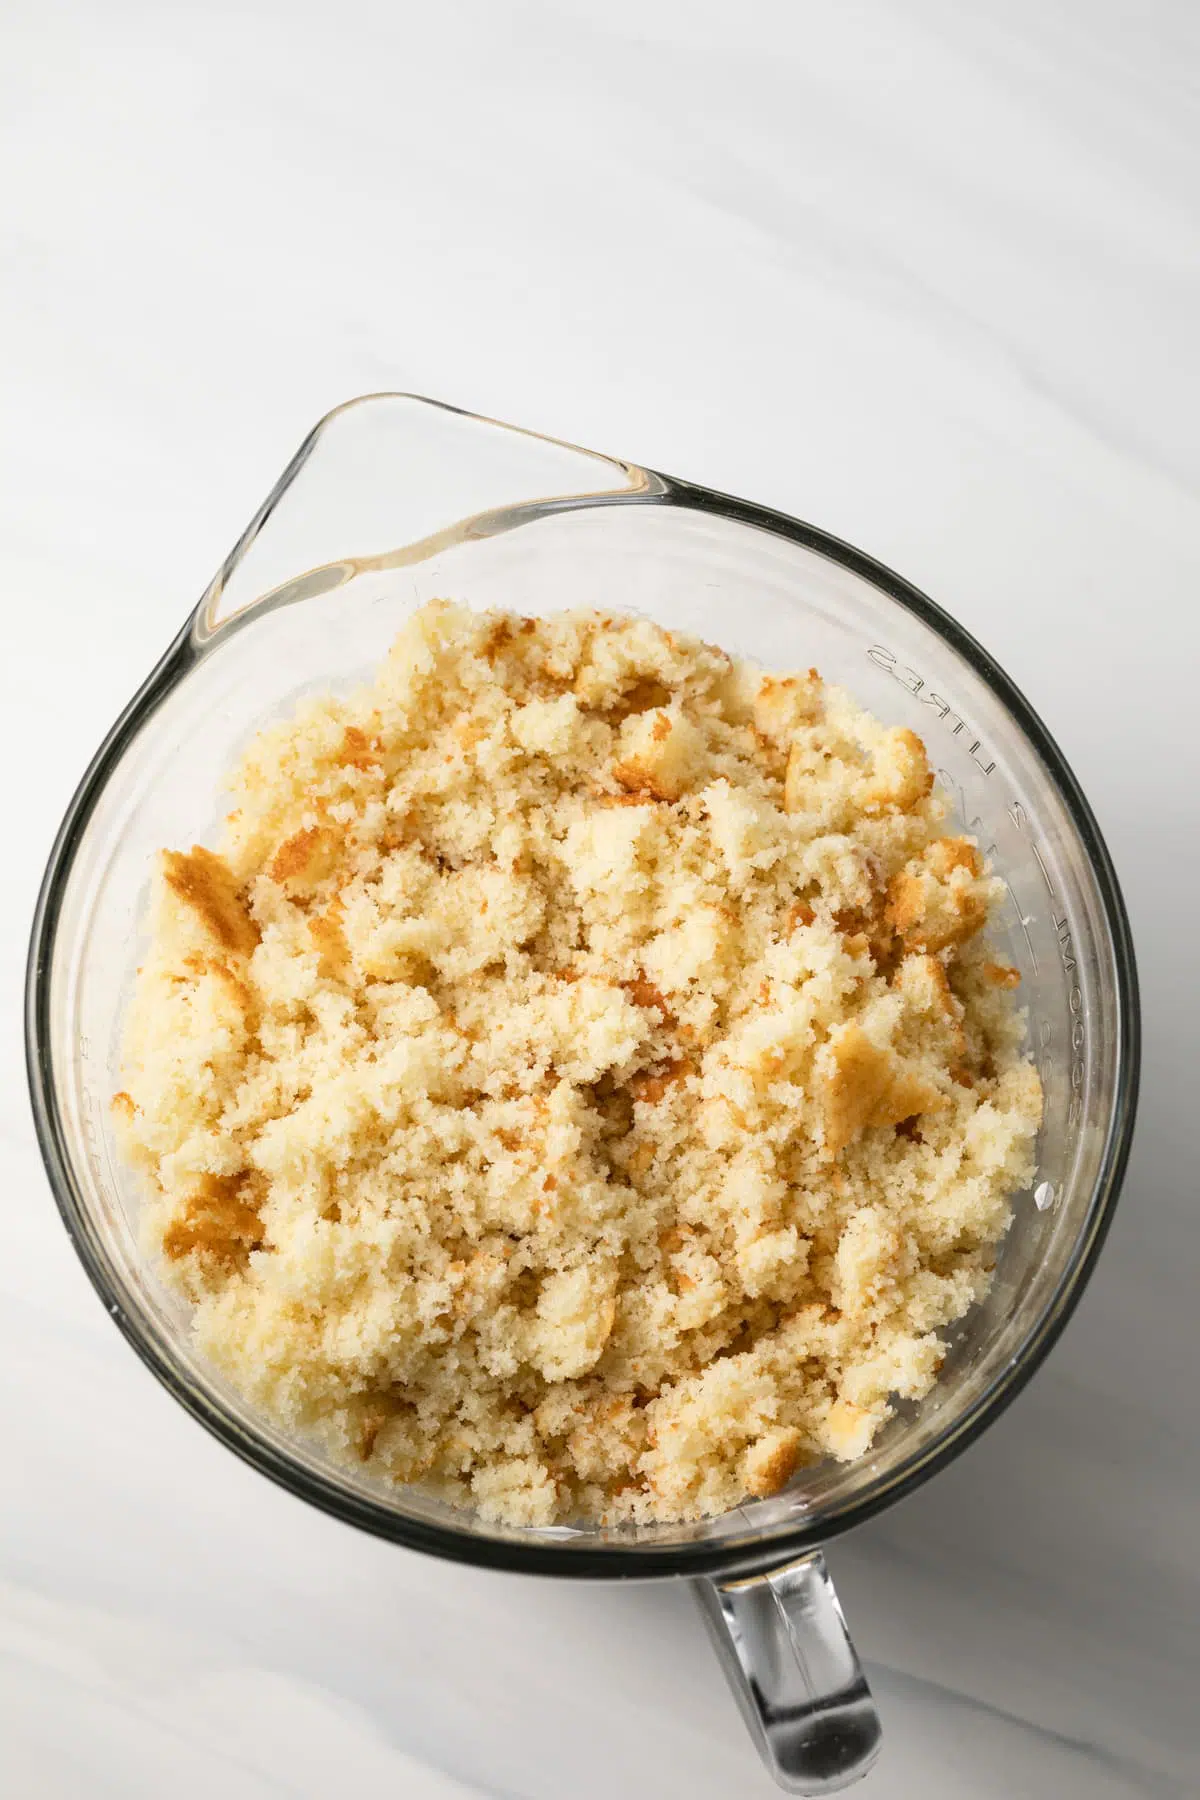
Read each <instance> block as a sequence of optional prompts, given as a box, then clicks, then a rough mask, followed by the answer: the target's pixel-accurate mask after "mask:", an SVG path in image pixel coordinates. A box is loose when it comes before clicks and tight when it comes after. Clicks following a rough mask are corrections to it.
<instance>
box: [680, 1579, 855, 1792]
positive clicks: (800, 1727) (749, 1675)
mask: <svg viewBox="0 0 1200 1800" xmlns="http://www.w3.org/2000/svg"><path fill="white" fill-rule="evenodd" d="M695 1586H696V1596H697V1599H698V1600H699V1602H700V1609H701V1611H702V1612H703V1614H704V1617H705V1621H706V1623H707V1625H708V1628H709V1632H710V1633H711V1636H712V1640H713V1643H714V1645H715V1646H716V1651H717V1655H718V1656H719V1657H720V1659H721V1665H722V1667H723V1668H724V1670H725V1674H726V1676H727V1678H728V1680H729V1685H730V1686H731V1687H732V1689H733V1691H734V1694H735V1695H736V1697H737V1701H738V1704H739V1706H740V1707H741V1709H742V1713H743V1716H744V1717H745V1720H746V1723H747V1724H748V1725H749V1727H750V1731H751V1734H752V1736H753V1737H754V1739H755V1741H756V1743H757V1744H758V1748H759V1752H760V1754H761V1756H762V1759H763V1761H764V1762H765V1763H766V1765H767V1768H768V1769H769V1770H770V1771H771V1774H772V1775H773V1776H774V1778H775V1780H776V1781H777V1782H778V1784H779V1786H780V1787H781V1788H785V1789H786V1790H787V1792H788V1793H790V1794H833V1793H836V1792H837V1791H838V1790H839V1789H840V1788H844V1787H849V1786H850V1784H851V1782H854V1781H857V1780H858V1779H859V1777H860V1776H862V1775H865V1774H866V1772H867V1770H868V1769H869V1768H870V1766H871V1764H872V1763H873V1762H874V1760H875V1758H876V1756H877V1754H878V1752H879V1738H880V1730H879V1715H878V1713H877V1712H876V1711H875V1703H874V1701H873V1700H872V1698H871V1690H870V1688H869V1687H868V1686H867V1680H866V1676H865V1675H864V1674H863V1672H862V1665H861V1664H860V1662H859V1660H858V1653H857V1652H856V1650H855V1648H854V1645H853V1643H852V1642H851V1641H850V1633H849V1632H848V1631H847V1629H846V1620H845V1618H844V1616H843V1614H842V1609H841V1606H840V1605H839V1603H838V1597H837V1594H836V1593H835V1592H834V1588H833V1583H832V1581H831V1580H830V1579H829V1571H828V1569H827V1568H826V1566H825V1558H824V1557H823V1556H822V1555H821V1553H820V1551H819V1550H818V1551H814V1552H813V1554H812V1555H811V1556H803V1557H801V1558H800V1559H799V1561H797V1562H791V1563H787V1564H786V1565H785V1566H784V1567H783V1568H782V1569H774V1570H772V1571H771V1572H770V1573H768V1574H766V1575H753V1576H750V1577H748V1578H742V1579H735V1580H729V1581H721V1580H711V1581H698V1582H697V1583H696V1584H695Z"/></svg>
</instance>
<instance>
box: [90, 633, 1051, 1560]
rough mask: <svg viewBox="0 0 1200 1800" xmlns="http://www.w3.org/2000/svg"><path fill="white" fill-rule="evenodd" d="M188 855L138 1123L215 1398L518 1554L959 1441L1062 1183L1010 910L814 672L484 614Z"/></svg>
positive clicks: (139, 990) (276, 750)
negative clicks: (267, 1417)
mask: <svg viewBox="0 0 1200 1800" xmlns="http://www.w3.org/2000/svg"><path fill="white" fill-rule="evenodd" d="M231 786H232V791H233V807H234V810H233V811H232V812H231V813H230V815H229V818H228V820H227V822H226V825H225V828H224V832H223V836H222V839H221V842H220V845H219V847H218V849H216V850H210V849H205V848H203V847H202V846H196V847H194V848H192V849H191V850H168V851H165V852H164V853H163V855H162V857H161V858H160V861H159V866H158V871H157V874H156V878H155V883H154V895H153V903H152V916H151V921H150V945H149V949H148V952H147V954H146V956H145V958H144V961H143V966H142V968H141V970H140V972H139V975H138V978H137V982H136V986H135V990H134V994H133V999H132V1002H131V1006H130V1013H129V1018H128V1021H127V1033H126V1053H125V1065H124V1076H123V1079H124V1084H125V1085H124V1088H123V1090H122V1092H121V1093H120V1094H118V1095H117V1096H116V1097H115V1099H114V1105H113V1115H114V1123H115V1126H116V1128H117V1130H118V1133H119V1135H120V1139H121V1142H122V1144H123V1147H124V1149H125V1151H126V1153H127V1154H128V1156H129V1157H130V1158H131V1159H133V1160H134V1161H135V1162H136V1163H137V1164H138V1165H139V1166H140V1168H141V1169H142V1170H143V1171H144V1172H145V1175H146V1177H147V1179H146V1182H145V1187H146V1194H147V1198H146V1204H145V1211H144V1218H145V1232H146V1235H147V1240H148V1245H149V1247H150V1248H151V1250H152V1251H153V1252H155V1253H156V1254H157V1255H159V1256H160V1257H161V1258H162V1264H163V1267H164V1268H165V1270H166V1271H167V1273H168V1275H169V1278H170V1279H171V1280H172V1281H173V1282H174V1283H175V1284H176V1285H177V1286H178V1287H179V1288H180V1289H181V1290H182V1291H183V1292H184V1294H185V1295H186V1296H187V1297H188V1299H189V1300H190V1301H191V1302H192V1304H193V1308H194V1330H195V1334H196V1339H197V1342H198V1345H199V1347H200V1348H201V1350H202V1351H203V1352H204V1353H205V1354H206V1356H207V1357H208V1358H209V1359H210V1360H211V1361H212V1362H213V1363H215V1364H217V1365H219V1366H220V1367H221V1368H222V1369H223V1370H224V1371H225V1372H226V1373H227V1374H228V1376H229V1377H230V1378H231V1379H232V1380H233V1381H234V1382H235V1384H236V1385H237V1386H238V1387H239V1388H240V1389H241V1390H242V1391H243V1392H244V1393H245V1394H246V1395H247V1397H249V1398H250V1399H251V1400H252V1401H254V1402H255V1403H257V1404H259V1405H261V1406H262V1407H264V1408H265V1409H267V1410H269V1412H270V1413H271V1414H272V1415H274V1416H275V1417H276V1418H277V1419H278V1420H280V1421H281V1422H282V1423H284V1424H285V1425H286V1426H288V1427H290V1428H294V1429H297V1430H303V1431H309V1432H315V1433H317V1434H319V1435H320V1436H321V1437H322V1438H323V1439H324V1441H325V1442H326V1444H327V1445H329V1446H330V1447H331V1448H332V1449H333V1451H334V1452H335V1453H337V1454H339V1455H341V1456H343V1457H348V1458H354V1459H361V1460H362V1462H364V1463H366V1464H369V1466H370V1468H371V1470H372V1472H374V1473H376V1474H378V1475H381V1476H384V1477H387V1478H390V1479H393V1480H395V1481H397V1482H413V1481H422V1482H425V1483H428V1484H431V1485H432V1486H434V1487H435V1488H437V1489H438V1490H439V1491H441V1492H442V1493H443V1494H445V1495H447V1496H448V1497H449V1498H451V1499H453V1500H455V1501H457V1502H459V1503H463V1504H466V1505H469V1506H472V1507H474V1508H475V1509H476V1510H477V1511H478V1512H479V1513H480V1514H481V1515H482V1516H483V1517H484V1518H486V1519H489V1520H497V1521H506V1522H509V1523H512V1524H518V1525H529V1526H538V1525H546V1524H550V1523H552V1522H554V1521H558V1520H564V1519H568V1518H571V1519H590V1520H593V1521H597V1520H599V1521H605V1522H609V1523H615V1522H620V1521H634V1522H649V1521H653V1520H679V1519H691V1518H697V1517H700V1516H703V1515H706V1514H711V1513H715V1512H719V1511H721V1510H723V1509H725V1508H728V1507H731V1506H734V1505H736V1504H738V1503H739V1502H740V1501H742V1500H744V1499H745V1498H746V1497H747V1496H749V1495H767V1494H772V1493H775V1492H776V1491H778V1489H780V1488H781V1487H782V1486H784V1485H785V1484H786V1483H787V1481H788V1480H789V1479H790V1478H791V1476H792V1475H793V1473H794V1471H795V1470H796V1469H797V1468H798V1467H800V1466H802V1465H803V1464H805V1463H808V1462H811V1461H813V1460H815V1459H818V1458H822V1457H827V1456H833V1457H838V1458H844V1459H849V1458H852V1457H856V1456H859V1455H861V1454H862V1453H863V1451H864V1450H866V1448H867V1446H868V1445H869V1444H870V1442H871V1440H872V1437H873V1436H874V1434H875V1432H876V1431H877V1430H878V1428H879V1426H880V1425H881V1424H882V1423H883V1421H884V1420H885V1419H886V1418H887V1417H888V1416H889V1412H890V1410H891V1406H892V1403H893V1400H894V1398H895V1397H896V1396H903V1397H915V1396H920V1395H922V1394H924V1393H925V1392H926V1391H927V1390H928V1389H929V1387H930V1386H931V1384H932V1383H933V1381H934V1379H935V1377H936V1374H937V1370H938V1366H939V1363H940V1362H941V1359H942V1355H943V1346H942V1340H941V1337H940V1336H939V1333H941V1332H942V1331H943V1329H944V1328H945V1327H946V1326H947V1325H949V1324H950V1323H952V1322H953V1321H954V1320H956V1319H958V1318H960V1317H961V1316H962V1314H963V1313H964V1312H966V1310H967V1309H968V1307H969V1306H970V1305H971V1304H972V1302H973V1301H975V1300H976V1299H977V1298H978V1297H979V1296H980V1294H981V1293H982V1292H983V1290H984V1289H985V1288H986V1286H987V1283H988V1280H989V1274H990V1270H991V1268H992V1263H993V1258H994V1247H995V1245H996V1243H997V1241H998V1240H999V1239H1000V1237H1001V1236H1002V1235H1003V1233H1004V1231H1005V1229H1006V1226H1007V1223H1008V1219H1009V1197H1010V1196H1011V1194H1012V1193H1013V1192H1014V1191H1015V1190H1016V1189H1018V1188H1019V1187H1021V1186H1022V1185H1023V1184H1025V1183H1027V1182H1028V1181H1029V1179H1030V1177H1031V1175H1032V1143H1033V1138H1034V1134H1035V1132H1036V1129H1037V1126H1038V1122H1039V1118H1040V1113H1041V1091H1040V1088H1039V1084H1038V1078H1037V1075H1036V1072H1035V1071H1034V1069H1033V1067H1032V1065H1031V1064H1030V1063H1029V1061H1028V1060H1027V1059H1026V1058H1025V1057H1024V1056H1023V1054H1022V1051H1021V1041H1022V1025H1021V1020H1020V1015H1019V1014H1018V1012H1017V1010H1016V1005H1015V996H1014V995H1013V994H1012V992H1011V991H1010V989H1011V988H1012V986H1013V984H1014V983H1015V982H1016V979H1017V976H1016V972H1015V971H1014V970H1011V969H1009V968H1007V967H1006V966H1004V965H1003V964H1001V963H998V962H997V961H996V960H995V953H994V951H992V950H989V948H988V946H987V944H986V943H985V942H984V940H983V938H982V937H981V928H982V927H983V926H984V925H985V924H986V922H987V919H988V915H989V911H990V909H991V907H992V905H993V903H994V901H995V899H996V896H997V892H998V890H999V887H1000V884H999V883H998V882H996V881H995V880H994V879H992V878H991V876H990V875H989V873H988V871H987V870H986V869H985V868H984V866H983V863H982V860H981V858H980V856H979V853H978V851H977V850H976V849H975V847H974V846H973V845H972V844H971V843H970V842H969V841H968V840H966V839H964V838H961V837H954V836H950V835H947V834H946V832H945V830H944V821H945V814H946V808H945V805H944V803H943V801H942V799H941V798H940V797H939V796H938V795H937V794H936V793H935V792H934V791H933V780H932V776H931V773H930V769H929V765H928V762H927V760H926V756H925V751H924V748H923V746H922V744H921V742H920V740H919V739H918V738H917V737H915V736H914V735H913V733H911V732H909V731H905V730H892V729H887V728H885V727H884V726H882V725H880V724H879V723H877V722H876V721H875V720H874V719H872V718H871V717H870V716H869V715H867V714H866V713H864V712H862V711H861V710H860V709H858V708H857V707H856V706H855V705H854V704H853V702H852V701H851V700H850V699H849V698H848V697H847V696H846V695H845V694H844V693H841V692H839V691H838V690H836V689H832V688H829V687H826V686H825V685H824V684H823V683H822V681H821V679H820V677H819V676H818V674H817V672H816V671H815V670H809V671H808V672H807V673H805V674H799V675H795V676H789V677H786V678H778V677H773V676H769V675H764V674H763V673H762V671H760V670H758V669H755V668H753V667H751V666H749V665H747V664H743V663H735V662H733V661H731V659H730V658H729V657H728V656H726V655H725V654H723V653H722V652H721V651H719V650H715V649H713V648H711V647H710V646H708V645H706V644H701V643H698V642H692V641H688V640H685V639H683V638H680V637H678V636H676V635H673V634H672V633H670V632H668V631H664V630H662V629H660V628H659V627H658V626H656V625H653V624H651V623H649V622H647V621H646V620H644V619H639V618H633V617H629V616H625V615H620V614H614V615H611V616H610V615H604V616H601V615H598V614H593V613H586V614H585V613H577V614H564V615H561V616H558V617H555V618H551V619H545V620H540V619H539V620H535V619H522V618H518V617H510V616H507V615H498V614H477V613H474V612H470V611H468V610H466V609H465V608H462V607H459V606H455V605H451V604H449V603H446V602H441V601H439V602H434V603H431V604H430V605H428V606H426V607H425V608H423V610H422V611H420V612H419V613H417V614H416V615H415V616H414V617H413V618H411V619H410V620H409V622H408V623H407V625H406V626H405V627H404V629H403V631H402V632H401V634H400V637H399V639H398V640H397V642H396V644H395V647H394V648H393V650H392V652H391V654H390V656H389V657H388V659H387V661H386V662H385V664H384V666H383V667H382V669H381V670H380V671H379V674H378V676H377V678H376V680H375V682H374V684H373V685H372V686H370V687H367V688H365V689H363V690H362V691H361V692H359V693H357V694H356V695H354V696H352V697H351V698H349V699H334V698H326V699H322V700H317V701H310V702H308V703H306V704H305V705H304V706H302V707H301V708H300V710H299V711H298V712H297V713H296V715H295V717H294V718H292V719H290V720H289V721H288V722H287V723H285V724H282V725H279V726H276V727H274V728H272V729H269V730H267V731H264V732H263V733H262V734H261V735H260V736H259V737H258V738H257V739H256V740H255V742H254V743H253V744H252V745H251V747H250V749H249V751H248V753H247V754H246V756H245V759H244V761H243V762H242V765H241V767H240V768H239V769H238V770H237V771H236V772H235V774H234V775H233V777H232V782H231Z"/></svg>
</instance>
